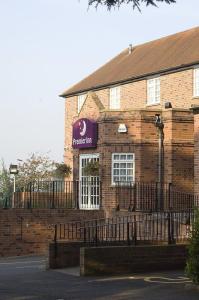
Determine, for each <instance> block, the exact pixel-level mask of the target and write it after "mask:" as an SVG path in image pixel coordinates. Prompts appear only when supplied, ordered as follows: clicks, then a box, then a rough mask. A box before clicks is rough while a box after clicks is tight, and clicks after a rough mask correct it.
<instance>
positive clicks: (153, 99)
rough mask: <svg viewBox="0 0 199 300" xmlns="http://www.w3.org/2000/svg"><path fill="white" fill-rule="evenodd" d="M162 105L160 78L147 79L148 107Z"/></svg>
mask: <svg viewBox="0 0 199 300" xmlns="http://www.w3.org/2000/svg"><path fill="white" fill-rule="evenodd" d="M156 104H160V76H158V77H153V78H148V79H147V105H156Z"/></svg>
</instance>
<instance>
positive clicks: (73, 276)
mask: <svg viewBox="0 0 199 300" xmlns="http://www.w3.org/2000/svg"><path fill="white" fill-rule="evenodd" d="M46 266H47V262H46V259H45V257H38V256H32V257H17V258H4V259H0V300H68V299H80V300H83V299H85V300H87V299H88V300H92V299H97V300H105V299H109V300H110V299H114V300H118V299H124V300H126V299H131V300H145V299H146V300H199V287H198V286H195V285H193V284H192V283H191V282H190V280H189V279H188V278H186V276H185V275H184V272H183V271H172V272H160V273H150V272H149V273H148V274H141V275H135V274H131V275H128V276H117V277H114V276H113V277H110V276H109V277H107V276H106V277H80V276H79V269H78V268H70V269H59V270H48V269H46Z"/></svg>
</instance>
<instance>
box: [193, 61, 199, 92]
mask: <svg viewBox="0 0 199 300" xmlns="http://www.w3.org/2000/svg"><path fill="white" fill-rule="evenodd" d="M193 96H194V97H199V66H197V67H196V68H194V69H193Z"/></svg>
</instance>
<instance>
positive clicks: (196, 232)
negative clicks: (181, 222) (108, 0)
mask: <svg viewBox="0 0 199 300" xmlns="http://www.w3.org/2000/svg"><path fill="white" fill-rule="evenodd" d="M188 253H189V256H188V260H187V264H186V274H187V276H188V277H189V278H190V279H191V280H192V281H193V282H194V283H196V284H199V209H196V210H195V218H194V223H193V227H192V232H191V237H190V244H189V247H188Z"/></svg>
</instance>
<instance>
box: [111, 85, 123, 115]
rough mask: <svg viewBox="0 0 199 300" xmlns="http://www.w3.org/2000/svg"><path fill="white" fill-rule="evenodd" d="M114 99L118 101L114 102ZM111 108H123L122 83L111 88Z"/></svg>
mask: <svg viewBox="0 0 199 300" xmlns="http://www.w3.org/2000/svg"><path fill="white" fill-rule="evenodd" d="M113 92H115V95H114V96H113ZM114 101H116V102H115V103H113V102H114ZM117 102H118V103H117ZM109 108H110V109H115V110H116V109H120V108H121V86H120V85H117V86H113V87H111V88H110V89H109Z"/></svg>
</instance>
